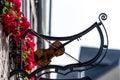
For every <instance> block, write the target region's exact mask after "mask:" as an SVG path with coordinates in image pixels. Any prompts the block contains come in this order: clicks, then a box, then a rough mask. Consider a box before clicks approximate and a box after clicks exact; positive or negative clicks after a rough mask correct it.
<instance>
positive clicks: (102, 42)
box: [23, 13, 108, 78]
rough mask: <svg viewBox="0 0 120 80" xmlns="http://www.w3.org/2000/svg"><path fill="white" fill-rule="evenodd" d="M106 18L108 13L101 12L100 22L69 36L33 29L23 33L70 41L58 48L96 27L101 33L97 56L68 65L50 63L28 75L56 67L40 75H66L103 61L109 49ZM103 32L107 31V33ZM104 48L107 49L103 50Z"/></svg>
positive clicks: (46, 38)
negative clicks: (39, 31)
mask: <svg viewBox="0 0 120 80" xmlns="http://www.w3.org/2000/svg"><path fill="white" fill-rule="evenodd" d="M106 19H107V15H106V14H105V13H101V14H100V15H99V21H100V22H98V23H97V22H95V23H94V24H93V25H92V26H91V27H89V28H87V29H86V30H84V31H82V32H80V33H78V34H75V35H72V36H67V37H53V36H46V35H42V34H38V33H37V32H35V31H33V30H31V29H29V30H28V31H26V33H25V34H24V35H23V38H24V37H25V36H26V34H27V33H31V34H33V35H35V36H37V37H38V38H43V39H45V40H60V41H65V40H68V42H66V43H64V44H63V45H61V46H58V47H57V48H56V49H60V48H61V47H64V46H65V45H67V44H68V43H70V42H72V41H73V40H75V39H78V38H79V37H82V36H83V35H85V34H87V33H89V32H90V31H92V30H93V29H94V28H96V29H97V30H98V32H99V35H100V48H99V50H98V52H97V54H96V55H95V57H93V58H92V59H91V60H89V61H86V62H83V63H76V64H69V65H66V66H59V65H48V66H45V67H40V68H38V69H37V70H35V71H33V72H32V73H31V74H30V75H28V77H29V78H30V77H32V76H36V75H35V74H36V73H39V72H41V71H43V70H47V69H54V71H49V72H45V73H40V74H39V75H38V76H39V77H41V76H42V75H44V74H47V73H58V74H62V75H66V74H68V73H70V72H75V71H83V70H87V69H90V68H92V67H94V66H96V65H97V64H99V63H100V62H101V61H102V59H103V58H104V57H105V55H106V53H107V50H108V35H107V31H106V29H105V27H104V25H103V23H102V21H103V20H106ZM102 28H103V29H102ZM103 30H104V31H103ZM103 33H105V35H104V34H103ZM105 39H106V41H105ZM105 42H106V43H105ZM103 50H105V51H103ZM59 70H62V71H66V70H68V71H67V72H64V73H62V72H60V71H59Z"/></svg>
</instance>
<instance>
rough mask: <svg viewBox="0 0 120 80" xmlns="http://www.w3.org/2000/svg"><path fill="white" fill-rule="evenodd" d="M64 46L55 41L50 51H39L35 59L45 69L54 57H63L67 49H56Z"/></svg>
mask: <svg viewBox="0 0 120 80" xmlns="http://www.w3.org/2000/svg"><path fill="white" fill-rule="evenodd" d="M60 45H62V43H61V42H60V41H55V42H54V43H52V44H51V45H50V47H49V48H48V49H38V50H36V51H35V54H34V58H35V61H36V62H37V63H38V65H40V66H42V67H44V66H47V65H48V64H49V63H50V62H51V59H52V58H53V57H57V56H61V55H63V54H64V52H65V48H64V47H62V48H60V49H56V47H58V46H60Z"/></svg>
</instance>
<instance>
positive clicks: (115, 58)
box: [57, 46, 120, 80]
mask: <svg viewBox="0 0 120 80" xmlns="http://www.w3.org/2000/svg"><path fill="white" fill-rule="evenodd" d="M97 52H98V48H93V47H84V46H83V47H81V51H80V57H79V60H80V61H81V62H84V61H87V60H89V59H91V58H93V57H94V56H95V55H96V54H95V53H97ZM119 58H120V50H115V49H109V50H108V52H107V55H106V56H105V58H104V59H103V61H102V62H101V63H100V64H99V65H98V66H96V67H94V68H92V69H90V70H87V71H85V72H84V74H85V76H89V77H90V78H92V80H106V78H104V77H103V76H104V75H105V74H109V75H112V79H110V77H108V76H107V75H106V76H107V80H119V72H118V71H119V70H117V71H112V72H110V71H111V70H113V69H115V68H117V69H118V66H119ZM79 75H80V73H78V72H74V73H70V74H68V75H66V76H63V75H60V74H58V75H57V78H58V79H61V78H65V79H68V78H78V77H80V76H79ZM101 78H102V79H101Z"/></svg>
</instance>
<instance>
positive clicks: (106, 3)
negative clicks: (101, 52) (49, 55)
mask: <svg viewBox="0 0 120 80" xmlns="http://www.w3.org/2000/svg"><path fill="white" fill-rule="evenodd" d="M119 7H120V5H119V0H22V11H23V13H24V15H25V16H26V17H27V18H28V19H29V21H30V22H31V29H34V30H35V31H36V32H39V33H41V34H45V35H49V36H58V37H63V36H71V35H74V34H77V33H79V32H81V31H83V30H85V29H86V28H88V27H90V26H91V25H92V24H93V23H94V22H96V21H97V22H99V19H98V16H99V14H100V13H106V14H107V16H108V19H107V20H106V21H103V24H104V25H105V28H106V29H107V33H108V37H109V50H108V53H107V56H106V57H105V59H104V60H103V61H102V63H101V64H100V65H99V66H97V67H96V68H93V69H91V70H88V71H83V72H82V73H72V74H68V75H66V76H62V75H57V74H52V75H49V76H48V77H52V78H61V77H62V78H63V77H64V78H67V77H69V78H70V77H71V78H74V77H84V76H90V77H91V78H92V79H93V80H120V77H119V76H120V64H119V58H120V46H119V41H120V38H119V34H120V31H119V26H120V24H119V19H120V11H119ZM34 41H35V42H36V44H37V47H36V49H37V48H41V47H44V48H48V47H49V44H48V43H47V42H45V41H44V40H42V39H37V38H35V39H34ZM41 43H44V44H41ZM63 43H64V42H63ZM99 45H100V40H99V34H98V32H97V30H93V31H91V32H90V33H88V34H86V35H85V36H83V37H81V38H80V40H79V41H78V40H75V41H73V42H72V43H70V44H68V45H66V46H65V51H66V52H67V53H69V54H70V55H72V56H74V57H75V58H76V59H79V60H81V59H84V57H87V58H89V57H90V55H92V53H94V52H96V50H98V48H99ZM90 53H91V54H90ZM84 60H85V59H84ZM71 63H76V62H75V60H73V59H71V58H69V56H67V55H62V56H60V57H55V58H53V59H52V62H51V64H56V65H63V66H64V65H67V64H71Z"/></svg>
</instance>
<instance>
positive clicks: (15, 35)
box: [13, 33, 21, 42]
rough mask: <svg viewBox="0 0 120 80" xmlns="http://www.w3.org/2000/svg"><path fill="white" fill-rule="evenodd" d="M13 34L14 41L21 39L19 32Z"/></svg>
mask: <svg viewBox="0 0 120 80" xmlns="http://www.w3.org/2000/svg"><path fill="white" fill-rule="evenodd" d="M13 36H14V40H15V41H16V42H19V41H20V40H21V34H20V33H16V34H14V35H13Z"/></svg>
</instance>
